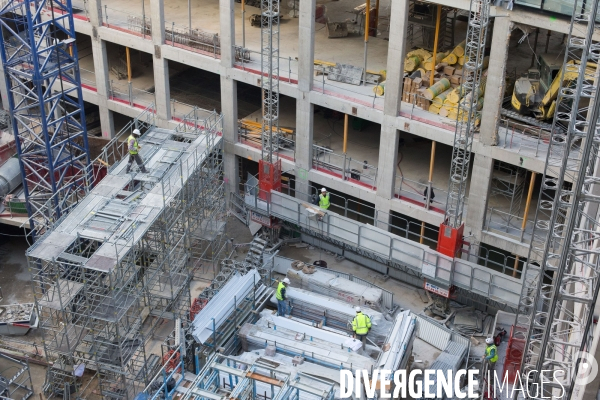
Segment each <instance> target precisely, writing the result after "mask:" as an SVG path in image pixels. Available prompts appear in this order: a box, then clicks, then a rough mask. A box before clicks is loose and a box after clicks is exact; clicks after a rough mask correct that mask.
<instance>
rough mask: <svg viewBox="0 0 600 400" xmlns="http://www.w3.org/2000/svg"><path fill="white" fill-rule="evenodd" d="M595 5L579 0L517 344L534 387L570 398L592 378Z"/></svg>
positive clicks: (599, 284) (596, 280)
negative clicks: (548, 381)
mask: <svg viewBox="0 0 600 400" xmlns="http://www.w3.org/2000/svg"><path fill="white" fill-rule="evenodd" d="M598 5H599V1H598V0H594V1H591V2H586V1H575V2H574V6H573V7H574V8H573V17H572V20H571V25H570V29H569V36H568V41H567V46H566V49H565V59H564V64H563V66H564V67H563V72H562V73H563V74H565V73H572V74H576V75H577V80H576V82H573V83H568V84H567V86H565V85H564V83H561V87H560V90H559V92H558V98H557V101H556V113H555V115H554V119H553V123H552V133H551V138H550V141H549V149H548V155H547V158H546V165H545V168H544V175H543V178H542V191H541V195H540V199H539V202H538V208H537V213H536V218H535V224H534V231H533V235H532V239H531V245H530V250H529V256H528V263H527V264H526V266H525V271H524V280H523V288H522V293H521V297H520V301H519V308H518V314H517V316H516V319H515V325H516V329H515V332H517V333H515V338H514V339H513V341H512V342H513V343H515V345H517V344H518V345H519V346H521V348H522V349H523V350H522V353H523V354H522V365H521V372H522V374H528V373H529V372H530V371H531V372H532V376H531V378H530V380H529V382H530V384H535V383H538V382H540V381H543V379H544V378H543V377H542V376H541V375H540V374H539V371H540V370H542V369H544V370H546V372H547V373H549V374H550V375H551V376H553V377H555V378H554V379H555V380H556V379H561V382H560V384H561V386H562V387H563V388H564V392H563V394H562V396H563V398H566V399H568V398H571V395H574V393H575V392H578V391H580V390H584V389H585V385H586V383H587V379H586V377H587V375H586V376H584V377H580V376H578V372H579V367H580V365H581V364H582V363H587V362H590V360H589V359H588V356H586V354H585V353H583V354H582V352H585V351H588V349H589V346H590V344H591V332H590V330H591V329H593V328H592V327H593V318H594V317H593V315H594V305H595V303H596V300H597V298H598V291H599V290H600V276H599V269H600V267H599V265H598V264H599V262H600V260H599V259H598V257H597V248H598V239H599V238H600V235H599V231H600V227H599V222H598V208H599V203H600V196H598V187H597V184H598V176H599V172H598V161H599V158H600V157H599V156H600V154H599V151H598V149H599V138H598V128H599V126H598V117H599V116H600V104H599V102H600V90H599V84H598V80H599V75H598V73H599V71H598V69H597V65H598V61H599V58H600V57H599V55H600V53H599V51H598V50H599V48H600V45H599V44H598V43H597V42H594V41H593V40H592V39H593V35H594V33H595V32H596V30H597V29H598V21H597V14H598ZM590 64H592V65H590ZM593 64H595V66H593ZM561 82H564V81H563V79H562V77H561ZM515 349H516V350H518V348H517V347H515ZM508 351H509V352H511V351H513V349H512V348H509V350H508ZM559 371H561V372H559ZM579 378H583V379H579ZM554 387H555V385H550V386H549V387H548V386H546V389H545V390H544V391H543V393H540V396H548V395H552V390H553V389H554Z"/></svg>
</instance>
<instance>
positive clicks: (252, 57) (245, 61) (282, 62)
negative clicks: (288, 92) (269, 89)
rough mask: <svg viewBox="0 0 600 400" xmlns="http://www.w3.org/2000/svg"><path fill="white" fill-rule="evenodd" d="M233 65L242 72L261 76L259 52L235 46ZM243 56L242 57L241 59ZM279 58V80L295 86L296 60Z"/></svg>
mask: <svg viewBox="0 0 600 400" xmlns="http://www.w3.org/2000/svg"><path fill="white" fill-rule="evenodd" d="M235 54H236V57H235V65H236V66H239V67H241V69H242V71H248V72H252V73H256V74H259V75H260V74H261V67H260V57H261V53H260V51H255V50H250V49H248V48H243V47H241V46H235ZM242 55H243V57H242ZM278 58H279V80H280V81H282V82H288V83H292V84H295V83H297V82H298V60H297V59H295V58H292V57H291V56H290V57H278Z"/></svg>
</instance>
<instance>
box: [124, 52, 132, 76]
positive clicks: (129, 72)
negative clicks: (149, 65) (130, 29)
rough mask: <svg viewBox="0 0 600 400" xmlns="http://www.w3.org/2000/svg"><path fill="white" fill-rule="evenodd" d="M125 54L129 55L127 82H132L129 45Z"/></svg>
mask: <svg viewBox="0 0 600 400" xmlns="http://www.w3.org/2000/svg"><path fill="white" fill-rule="evenodd" d="M125 55H126V57H127V82H131V57H130V56H129V47H125Z"/></svg>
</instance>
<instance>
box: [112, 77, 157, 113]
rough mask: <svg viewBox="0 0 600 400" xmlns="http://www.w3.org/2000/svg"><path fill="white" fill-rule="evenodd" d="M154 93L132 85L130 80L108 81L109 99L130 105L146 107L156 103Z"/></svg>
mask: <svg viewBox="0 0 600 400" xmlns="http://www.w3.org/2000/svg"><path fill="white" fill-rule="evenodd" d="M155 99H156V95H155V94H154V93H150V92H147V91H145V90H142V89H138V88H136V87H134V86H133V84H132V82H124V83H121V82H115V81H113V80H111V81H110V93H109V100H117V101H121V102H122V103H127V104H129V105H130V106H137V107H144V108H146V107H148V106H149V105H150V104H156V102H155Z"/></svg>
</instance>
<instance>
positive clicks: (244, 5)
mask: <svg viewBox="0 0 600 400" xmlns="http://www.w3.org/2000/svg"><path fill="white" fill-rule="evenodd" d="M245 48H246V0H242V49H245ZM242 52H243V50H242ZM243 62H244V56H243V54H242V63H243Z"/></svg>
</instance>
